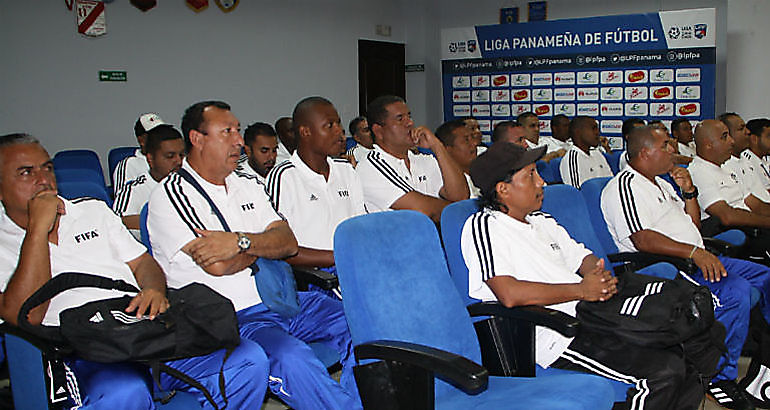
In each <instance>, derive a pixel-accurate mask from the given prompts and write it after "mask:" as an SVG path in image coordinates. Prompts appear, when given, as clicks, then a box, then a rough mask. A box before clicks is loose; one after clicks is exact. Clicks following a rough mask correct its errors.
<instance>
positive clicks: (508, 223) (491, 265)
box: [461, 143, 703, 409]
mask: <svg viewBox="0 0 770 410" xmlns="http://www.w3.org/2000/svg"><path fill="white" fill-rule="evenodd" d="M544 153H545V147H540V148H537V149H534V150H525V149H523V148H521V147H517V146H515V145H512V144H507V143H497V144H493V145H492V147H490V148H489V150H487V152H485V153H484V154H482V155H480V156H479V158H478V159H477V160H476V161H474V162H473V164H472V165H471V170H470V172H471V178H472V179H473V182H474V183H475V184H476V185H477V186H478V187H479V188H481V193H482V197H481V204H480V208H481V209H480V210H479V211H478V212H477V213H475V214H474V215H472V216H471V217H470V218H468V220H467V221H466V222H465V225H464V227H463V232H462V237H461V247H462V252H463V257H464V259H465V263H466V265H467V266H468V275H469V277H468V279H469V280H468V293H469V296H471V297H473V298H477V299H481V300H483V301H499V302H500V303H501V304H503V305H504V306H506V307H513V306H524V305H543V306H547V307H550V308H552V309H556V310H559V311H561V312H564V313H567V314H569V315H572V316H574V315H575V314H576V312H575V306H576V305H577V302H578V301H580V300H586V301H592V302H597V301H599V302H601V301H606V300H608V299H610V298H612V297H613V296H614V295H615V294H616V293H617V288H616V285H617V279H616V278H614V277H613V276H612V274H611V273H610V272H609V271H607V270H606V269H604V262H603V260H602V259H600V258H598V257H596V256H595V255H593V254H592V253H591V251H590V250H588V249H586V248H585V247H584V246H583V245H582V244H580V243H577V242H575V241H574V240H573V239H572V238H571V237H570V236H569V234H568V233H567V232H566V231H565V230H564V228H562V227H561V226H559V225H558V224H557V223H556V221H555V220H554V219H553V218H552V217H551V216H550V215H547V214H545V213H543V212H540V211H539V209H540V207H541V205H542V202H543V185H544V182H543V180H542V179H541V178H540V175H538V173H537V169H536V167H535V161H537V160H538V159H540V157H542V156H543V154H544ZM575 272H577V273H575ZM535 338H536V343H535V346H536V351H535V358H536V362H537V363H538V364H539V365H540V366H542V367H548V366H554V367H559V368H564V369H571V370H577V371H582V372H588V373H594V374H598V375H601V376H605V377H609V378H612V379H614V380H620V381H623V382H625V383H627V384H629V385H630V386H629V392H628V394H627V404H628V407H629V408H631V409H645V408H649V409H669V408H670V409H683V408H690V409H694V408H696V407H697V406H698V404H699V403H700V401H701V398H702V397H703V393H702V391H701V387H700V384H699V382H698V380H697V378H696V377H695V376H694V375H691V374H688V373H686V370H685V363H684V360H683V359H682V358H681V357H680V356H679V355H678V354H675V353H672V352H669V351H666V350H662V349H651V348H642V347H637V346H630V345H627V344H625V343H623V342H621V341H619V340H617V339H614V338H608V337H604V336H602V337H598V336H594V335H592V334H590V333H589V332H579V333H578V335H577V336H576V337H574V338H567V337H564V336H562V335H560V334H558V333H556V332H555V331H552V330H550V329H546V328H542V327H538V328H537V329H536V335H535ZM613 339H614V340H613Z"/></svg>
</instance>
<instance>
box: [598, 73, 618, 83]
mask: <svg viewBox="0 0 770 410" xmlns="http://www.w3.org/2000/svg"><path fill="white" fill-rule="evenodd" d="M601 80H602V84H621V83H623V72H622V71H620V70H613V71H602V74H601Z"/></svg>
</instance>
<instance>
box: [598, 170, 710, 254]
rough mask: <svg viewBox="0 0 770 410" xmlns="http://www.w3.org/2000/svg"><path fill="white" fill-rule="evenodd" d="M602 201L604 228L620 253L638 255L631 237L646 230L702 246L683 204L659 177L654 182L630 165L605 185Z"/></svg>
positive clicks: (701, 240)
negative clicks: (607, 230)
mask: <svg viewBox="0 0 770 410" xmlns="http://www.w3.org/2000/svg"><path fill="white" fill-rule="evenodd" d="M601 201H602V205H601V206H602V213H603V214H604V220H605V221H606V222H607V228H608V229H609V231H610V234H611V235H612V239H613V240H614V241H615V245H617V247H618V250H620V251H621V252H638V249H636V247H635V246H634V243H633V242H632V241H631V235H632V234H634V233H636V232H639V231H642V230H645V229H649V230H652V231H655V232H658V233H660V234H663V235H665V236H667V237H669V238H671V239H673V240H675V241H677V242H682V243H686V244H690V245H695V246H698V247H701V248H702V247H703V238H702V237H701V234H700V231H698V227H696V226H695V224H694V223H693V222H692V219H691V218H690V216H689V215H687V213H686V212H685V210H684V201H682V200H681V199H680V198H679V196H677V194H676V191H674V187H672V186H671V184H669V183H668V182H666V181H665V180H664V179H662V178H660V177H657V176H656V177H655V183H653V182H652V181H650V180H649V179H647V178H645V177H644V175H642V174H640V173H639V172H638V171H636V170H635V169H634V168H633V167H630V166H629V167H627V168H626V169H624V170H623V171H620V172H619V173H618V175H615V177H614V178H612V179H611V180H610V182H608V183H607V186H606V187H604V190H603V191H602V200H601Z"/></svg>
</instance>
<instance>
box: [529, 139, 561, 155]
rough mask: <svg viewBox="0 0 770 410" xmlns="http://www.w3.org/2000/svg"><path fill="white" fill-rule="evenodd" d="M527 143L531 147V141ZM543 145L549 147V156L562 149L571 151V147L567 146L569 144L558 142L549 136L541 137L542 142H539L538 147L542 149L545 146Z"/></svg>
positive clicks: (547, 149) (547, 151)
mask: <svg viewBox="0 0 770 410" xmlns="http://www.w3.org/2000/svg"><path fill="white" fill-rule="evenodd" d="M527 143H528V144H530V145H531V143H530V142H529V141H527ZM543 145H545V146H546V147H548V148H546V153H548V154H550V153H552V152H555V151H558V150H560V149H563V150H565V151H566V150H568V149H569V146H566V145H567V144H565V143H563V142H561V141H559V140H557V139H556V138H554V137H549V136H547V135H541V136H540V140H538V144H537V146H539V147H540V146H543ZM530 148H532V147H530Z"/></svg>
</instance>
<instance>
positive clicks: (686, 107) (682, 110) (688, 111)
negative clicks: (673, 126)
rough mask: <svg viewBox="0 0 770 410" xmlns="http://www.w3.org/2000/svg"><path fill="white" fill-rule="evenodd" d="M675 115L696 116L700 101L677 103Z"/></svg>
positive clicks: (698, 112)
mask: <svg viewBox="0 0 770 410" xmlns="http://www.w3.org/2000/svg"><path fill="white" fill-rule="evenodd" d="M676 115H681V116H682V117H697V116H699V115H700V103H677V104H676Z"/></svg>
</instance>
